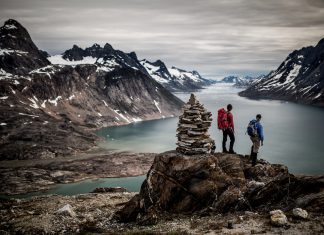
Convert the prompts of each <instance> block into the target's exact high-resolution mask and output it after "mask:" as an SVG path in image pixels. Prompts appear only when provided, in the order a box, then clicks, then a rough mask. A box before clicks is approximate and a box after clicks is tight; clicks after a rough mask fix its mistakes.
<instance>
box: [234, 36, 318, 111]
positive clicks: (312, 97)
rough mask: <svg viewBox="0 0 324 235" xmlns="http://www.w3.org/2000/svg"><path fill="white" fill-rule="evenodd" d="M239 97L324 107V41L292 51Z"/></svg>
mask: <svg viewBox="0 0 324 235" xmlns="http://www.w3.org/2000/svg"><path fill="white" fill-rule="evenodd" d="M240 95H242V96H246V97H251V98H268V99H280V100H287V101H294V102H298V103H305V104H313V105H319V106H324V38H323V39H322V40H320V41H319V42H318V44H317V45H316V46H315V47H314V46H309V47H304V48H302V49H300V50H295V51H293V52H292V53H291V54H289V55H288V57H287V58H286V59H285V61H284V62H282V63H281V65H280V66H279V67H278V68H277V69H276V70H275V71H272V72H271V73H269V74H268V75H267V76H265V77H264V78H262V79H259V80H258V81H257V82H256V83H253V85H252V86H251V87H249V88H248V89H246V90H245V91H242V92H241V93H240Z"/></svg>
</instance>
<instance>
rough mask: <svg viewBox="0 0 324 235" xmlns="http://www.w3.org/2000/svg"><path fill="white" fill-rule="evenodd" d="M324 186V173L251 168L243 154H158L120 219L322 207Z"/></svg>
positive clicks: (271, 166) (144, 220)
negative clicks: (299, 173)
mask: <svg viewBox="0 0 324 235" xmlns="http://www.w3.org/2000/svg"><path fill="white" fill-rule="evenodd" d="M323 189H324V177H323V176H321V177H306V178H305V177H301V176H294V175H292V174H290V173H289V172H288V169H287V167H285V166H283V165H278V164H270V163H268V162H265V161H263V160H262V161H259V162H258V164H257V165H256V166H255V167H252V166H251V164H250V160H249V159H248V157H244V156H241V155H235V154H222V153H217V154H206V155H193V156H187V155H183V154H180V153H177V152H166V153H163V154H160V155H158V156H156V158H155V160H154V163H153V165H152V167H151V169H150V170H149V172H148V174H147V178H146V180H145V181H144V183H143V184H142V187H141V191H140V193H139V194H138V195H137V196H135V197H134V198H133V199H132V200H130V201H129V202H128V203H127V204H126V205H125V207H124V208H123V209H122V210H120V211H118V212H117V213H116V214H115V218H116V219H117V220H118V221H122V222H130V221H137V222H138V223H141V224H147V223H154V222H156V221H157V220H158V219H157V218H158V217H159V215H161V214H163V213H192V212H195V211H196V212H197V211H200V212H203V211H205V212H206V211H213V212H216V213H227V212H234V211H245V210H249V211H251V210H254V211H259V212H268V213H269V211H270V210H275V209H282V210H284V211H285V210H291V209H293V208H294V207H295V206H298V207H301V208H304V209H307V210H311V211H321V210H323V208H324V201H323V195H324V194H323V192H324V191H323ZM305 198H309V200H305ZM310 198H311V199H310Z"/></svg>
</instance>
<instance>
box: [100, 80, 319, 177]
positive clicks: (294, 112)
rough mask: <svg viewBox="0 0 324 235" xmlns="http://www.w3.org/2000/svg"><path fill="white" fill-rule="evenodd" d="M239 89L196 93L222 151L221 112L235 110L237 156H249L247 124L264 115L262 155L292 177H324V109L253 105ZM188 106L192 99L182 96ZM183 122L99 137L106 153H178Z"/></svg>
mask: <svg viewBox="0 0 324 235" xmlns="http://www.w3.org/2000/svg"><path fill="white" fill-rule="evenodd" d="M239 91H240V90H239V89H236V88H233V87H231V86H229V85H224V84H221V85H220V84H217V85H215V86H212V87H209V88H207V89H205V90H203V91H201V92H197V93H195V94H196V96H197V97H198V99H199V100H200V102H201V103H203V104H204V105H205V107H206V108H207V109H208V110H209V111H211V112H212V114H213V118H214V121H213V124H212V127H211V128H210V131H209V132H210V134H211V136H212V138H214V139H215V141H216V148H217V149H216V151H220V149H221V140H222V133H221V132H220V131H219V130H218V129H217V126H216V125H217V123H216V117H217V110H218V109H219V108H221V107H226V105H227V104H228V103H231V104H232V105H233V107H234V108H233V114H234V122H235V132H236V142H235V145H234V148H235V151H236V152H238V153H241V154H249V151H250V147H251V143H250V142H251V141H250V139H249V137H248V135H246V134H245V132H246V126H247V124H248V122H249V121H250V120H251V119H252V118H254V117H255V115H256V114H257V113H261V114H262V117H263V118H262V123H263V127H264V131H265V141H264V146H263V147H262V148H261V150H260V153H259V156H260V157H261V158H264V159H266V160H267V161H269V162H271V163H282V164H285V165H287V166H288V167H289V170H290V172H293V173H304V174H323V173H324V141H323V134H324V108H318V107H312V106H306V105H299V104H294V103H289V102H282V101H271V100H250V99H247V98H244V97H240V96H238V95H237V93H238V92H239ZM176 95H177V96H178V97H179V98H181V99H182V100H184V101H186V102H187V100H188V99H189V96H190V94H188V93H178V94H176ZM177 123H178V118H167V119H161V120H154V121H146V122H138V123H134V124H131V125H127V126H119V127H110V128H104V129H101V130H99V131H98V132H97V134H98V135H100V136H102V137H104V138H105V139H106V141H104V142H102V143H100V146H101V147H104V148H107V149H117V150H129V151H136V152H163V151H167V150H171V149H175V147H176V145H175V143H176V136H175V135H176V128H177Z"/></svg>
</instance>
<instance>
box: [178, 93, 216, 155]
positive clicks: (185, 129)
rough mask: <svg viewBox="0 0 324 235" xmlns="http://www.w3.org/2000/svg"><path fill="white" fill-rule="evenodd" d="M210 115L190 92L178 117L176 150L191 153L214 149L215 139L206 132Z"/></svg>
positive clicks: (210, 121) (212, 150)
mask: <svg viewBox="0 0 324 235" xmlns="http://www.w3.org/2000/svg"><path fill="white" fill-rule="evenodd" d="M211 115H212V114H211V112H208V111H207V110H206V109H205V108H204V106H203V105H202V104H200V103H199V101H198V100H197V99H196V97H195V95H194V94H191V96H190V99H189V101H188V103H187V104H186V105H185V106H184V107H183V114H182V115H181V116H180V117H179V123H178V129H177V132H178V133H177V137H178V142H177V145H178V147H177V151H178V152H180V153H183V154H187V155H193V154H203V153H211V152H214V151H215V149H216V146H215V141H214V140H213V139H211V138H210V135H209V134H208V129H209V127H210V126H211V123H212V120H213V119H212V118H211Z"/></svg>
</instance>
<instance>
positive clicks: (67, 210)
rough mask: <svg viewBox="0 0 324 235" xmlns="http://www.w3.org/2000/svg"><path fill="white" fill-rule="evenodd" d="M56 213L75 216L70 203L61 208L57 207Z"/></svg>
mask: <svg viewBox="0 0 324 235" xmlns="http://www.w3.org/2000/svg"><path fill="white" fill-rule="evenodd" d="M56 213H57V214H59V215H64V216H71V217H75V216H76V214H75V212H74V211H73V209H72V206H71V205H70V204H66V205H65V206H63V207H62V208H60V209H58V210H57V211H56Z"/></svg>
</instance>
